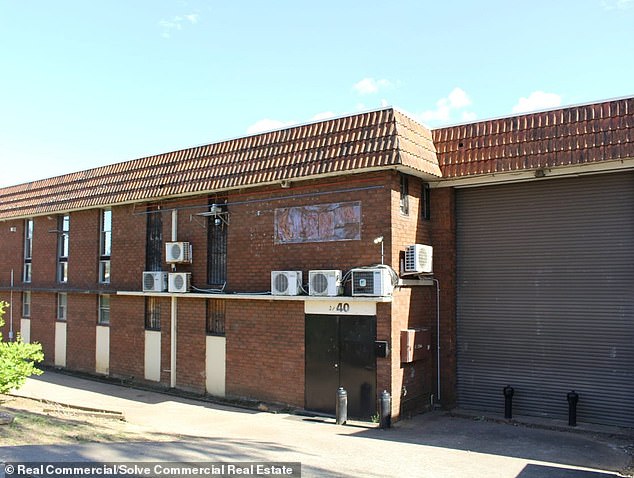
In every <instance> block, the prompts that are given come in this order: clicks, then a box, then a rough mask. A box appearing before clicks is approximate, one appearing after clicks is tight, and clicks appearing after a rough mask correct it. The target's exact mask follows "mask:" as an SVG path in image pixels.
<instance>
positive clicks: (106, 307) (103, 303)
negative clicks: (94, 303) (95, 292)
mask: <svg viewBox="0 0 634 478" xmlns="http://www.w3.org/2000/svg"><path fill="white" fill-rule="evenodd" d="M97 324H98V325H110V295H108V294H99V311H98V316H97Z"/></svg>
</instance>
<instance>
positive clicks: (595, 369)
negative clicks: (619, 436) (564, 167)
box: [456, 173, 634, 427]
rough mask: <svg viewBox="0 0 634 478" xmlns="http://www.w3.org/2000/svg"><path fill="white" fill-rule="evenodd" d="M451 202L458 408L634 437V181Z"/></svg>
mask: <svg viewBox="0 0 634 478" xmlns="http://www.w3.org/2000/svg"><path fill="white" fill-rule="evenodd" d="M456 200H457V254H458V271H457V272H458V290H457V345H458V367H457V371H458V404H459V406H460V407H462V408H467V409H476V410H489V411H497V412H499V411H500V410H503V409H504V408H503V407H504V405H503V404H504V397H503V394H502V389H503V387H504V386H505V385H507V384H509V385H511V386H512V387H514V388H515V396H514V400H513V412H514V414H525V415H537V416H549V417H554V418H560V419H565V418H566V417H567V412H568V408H567V407H568V404H567V401H566V393H567V392H569V391H571V390H575V391H576V392H577V393H579V394H580V400H579V404H578V408H577V416H578V420H579V421H585V422H591V423H601V424H610V425H621V426H629V427H632V426H634V307H633V305H634V304H633V302H634V175H632V174H631V173H621V174H609V175H608V174H605V175H597V176H587V177H582V178H574V179H552V180H541V181H534V182H530V183H523V184H513V185H500V186H489V187H480V188H466V189H460V190H458V191H457V199H456Z"/></svg>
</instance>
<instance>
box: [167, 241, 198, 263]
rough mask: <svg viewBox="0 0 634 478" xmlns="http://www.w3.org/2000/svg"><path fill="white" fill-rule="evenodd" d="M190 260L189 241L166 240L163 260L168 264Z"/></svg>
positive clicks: (188, 261)
mask: <svg viewBox="0 0 634 478" xmlns="http://www.w3.org/2000/svg"><path fill="white" fill-rule="evenodd" d="M191 261H192V245H191V244H190V243H189V242H166V243H165V262H167V263H169V264H183V263H186V264H189V263H191Z"/></svg>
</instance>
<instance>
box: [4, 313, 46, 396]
mask: <svg viewBox="0 0 634 478" xmlns="http://www.w3.org/2000/svg"><path fill="white" fill-rule="evenodd" d="M8 306H9V304H7V303H6V302H2V301H0V327H2V326H3V325H4V310H5V308H6V307H8ZM43 360H44V353H43V352H42V346H41V345H40V344H38V343H32V344H27V343H24V342H23V341H22V337H21V336H20V334H18V335H17V338H16V340H15V341H14V342H4V341H3V339H2V332H0V393H7V392H9V391H11V390H13V389H17V388H20V387H21V386H22V385H24V382H25V381H26V378H27V377H30V376H31V375H41V374H42V371H41V370H40V369H38V368H37V367H36V366H35V364H37V363H40V362H42V361H43Z"/></svg>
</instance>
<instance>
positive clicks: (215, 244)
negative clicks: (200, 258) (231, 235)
mask: <svg viewBox="0 0 634 478" xmlns="http://www.w3.org/2000/svg"><path fill="white" fill-rule="evenodd" d="M218 207H219V208H220V210H221V211H222V215H221V216H209V219H208V223H207V283H208V284H211V285H219V286H221V285H224V284H225V282H227V232H228V229H229V228H228V224H227V221H226V217H227V215H226V212H227V206H226V205H220V204H218Z"/></svg>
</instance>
